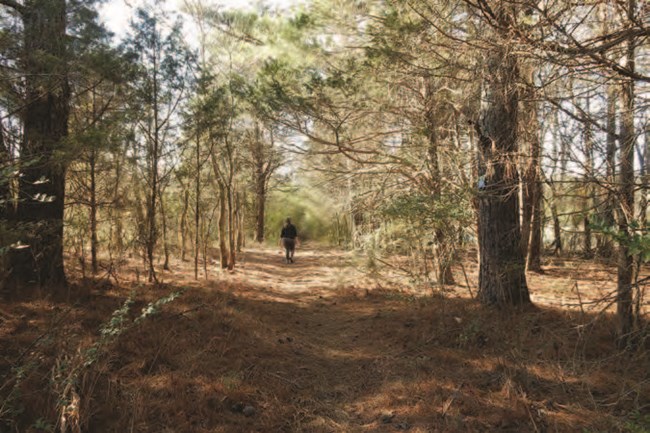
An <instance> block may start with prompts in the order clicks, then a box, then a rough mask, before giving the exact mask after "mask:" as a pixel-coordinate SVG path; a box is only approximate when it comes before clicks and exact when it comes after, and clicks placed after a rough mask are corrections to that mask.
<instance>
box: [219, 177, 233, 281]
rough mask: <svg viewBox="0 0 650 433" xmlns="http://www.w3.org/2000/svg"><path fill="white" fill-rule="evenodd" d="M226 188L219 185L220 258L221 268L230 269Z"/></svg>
mask: <svg viewBox="0 0 650 433" xmlns="http://www.w3.org/2000/svg"><path fill="white" fill-rule="evenodd" d="M226 212H227V207H226V188H225V186H224V185H223V184H221V183H220V184H219V223H218V225H219V258H220V261H221V268H222V269H226V268H228V258H229V257H230V253H229V252H228V246H227V243H226V224H227V221H228V215H227V214H226Z"/></svg>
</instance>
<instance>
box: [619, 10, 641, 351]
mask: <svg viewBox="0 0 650 433" xmlns="http://www.w3.org/2000/svg"><path fill="white" fill-rule="evenodd" d="M635 11H636V1H635V0H628V1H627V17H628V19H629V21H630V22H633V21H634V19H635V15H636V14H635ZM634 44H635V40H634V38H630V39H629V40H628V41H627V50H626V59H625V60H626V69H627V70H629V71H631V72H634V70H635V58H634V57H635V53H634V51H635V46H634ZM621 87H622V88H621V99H622V103H623V104H622V105H623V107H622V108H623V109H622V113H621V134H620V135H621V140H620V146H621V157H620V159H621V166H620V171H619V173H620V177H619V184H620V190H619V194H618V197H619V221H618V229H619V232H620V234H621V235H623V236H624V239H623V241H621V242H619V245H618V281H617V295H616V316H617V320H618V342H619V346H620V347H626V346H627V345H628V343H629V342H630V337H631V333H632V330H633V324H634V315H633V304H632V275H633V257H632V254H631V252H630V246H629V240H630V239H631V236H632V233H631V228H630V222H631V221H632V220H633V219H634V143H635V138H636V137H635V133H634V80H633V79H632V78H624V79H623V83H622V86H621Z"/></svg>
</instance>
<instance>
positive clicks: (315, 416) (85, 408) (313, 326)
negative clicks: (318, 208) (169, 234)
mask: <svg viewBox="0 0 650 433" xmlns="http://www.w3.org/2000/svg"><path fill="white" fill-rule="evenodd" d="M363 260H364V259H363V257H359V256H355V255H354V254H353V253H346V252H341V251H337V250H332V249H323V248H309V247H306V248H302V249H300V250H299V251H298V253H297V255H296V263H295V264H284V263H283V260H282V254H281V252H279V251H278V249H256V248H251V249H248V250H247V251H246V252H245V253H243V254H242V255H241V257H240V262H239V264H238V266H237V268H236V269H235V271H234V272H232V273H228V272H221V271H218V270H216V269H214V266H213V267H212V268H210V269H209V275H208V278H207V279H205V278H200V279H199V280H198V281H196V280H194V278H193V270H192V264H191V263H189V262H173V263H172V270H171V271H170V272H164V273H161V274H160V279H161V280H162V281H164V284H162V285H161V286H157V287H152V286H151V285H147V284H145V283H143V282H142V279H141V274H138V272H137V271H136V270H135V269H136V268H135V267H137V266H141V264H140V263H139V262H135V261H132V262H129V263H131V265H132V266H134V267H133V268H130V269H129V268H128V266H127V265H128V264H125V265H123V266H122V268H121V269H122V271H121V273H120V276H119V284H106V281H102V284H98V285H97V286H95V287H93V288H91V289H88V290H86V291H84V292H83V294H82V295H80V296H81V297H79V299H76V300H72V301H70V302H68V303H67V304H66V303H62V304H57V303H56V302H50V301H39V302H31V303H27V302H20V301H19V302H16V303H14V304H8V305H6V308H7V310H8V311H10V312H11V315H12V317H13V318H11V319H5V320H4V322H2V326H0V345H1V346H2V347H3V351H4V357H0V367H2V368H4V369H5V370H6V371H9V370H10V368H11V367H12V363H11V362H12V359H15V358H16V357H20V356H22V355H21V353H23V352H24V348H25V347H29V345H30V344H31V342H33V341H34V339H36V338H40V337H39V335H45V334H47V333H48V332H49V331H48V330H49V329H50V328H51V324H52V323H55V322H56V320H57V319H56V318H57V317H59V315H60V314H63V312H64V313H65V315H66V316H65V317H66V321H65V322H57V323H65V326H64V327H63V328H62V329H58V328H57V337H56V338H54V337H53V338H49V339H47V341H45V340H43V343H42V347H41V346H39V347H40V348H39V349H38V350H36V351H35V352H34V360H35V362H36V364H35V365H38V368H36V369H35V370H33V373H32V374H31V375H30V376H29V377H28V378H27V379H26V380H24V381H23V382H22V384H23V385H22V386H23V387H24V389H22V392H21V395H23V396H25V397H24V398H25V402H24V404H22V407H24V408H25V410H24V411H23V412H21V414H20V417H22V418H21V421H20V423H19V425H20V426H21V428H20V429H17V430H16V431H26V432H35V431H37V430H34V429H33V428H32V427H30V426H32V425H33V424H34V420H36V419H41V418H43V419H54V420H56V419H58V418H57V417H58V416H59V415H58V414H57V412H54V411H53V408H56V407H57V406H56V402H57V401H59V400H60V395H59V394H58V393H57V392H58V391H57V388H56V387H55V386H53V385H52V380H53V379H56V377H55V376H53V374H52V372H53V371H58V370H56V368H64V367H61V366H65V365H66V364H65V363H66V362H68V361H69V360H75V359H77V360H79V359H78V358H75V357H71V356H69V355H66V354H77V355H80V356H83V354H84V353H87V352H86V349H87V348H88V347H90V346H91V345H92V344H93V342H95V341H97V339H98V329H99V328H100V326H101V324H102V323H106V321H107V320H109V318H110V317H111V315H112V314H113V312H114V311H116V310H117V309H119V308H120V306H123V305H124V303H125V300H126V299H127V298H129V297H132V299H133V300H134V304H133V306H132V308H131V310H130V311H131V313H130V318H131V319H134V318H135V317H137V316H138V315H139V314H140V311H141V309H142V308H143V307H145V306H146V305H147V304H148V303H151V302H156V300H159V299H161V298H162V297H165V296H167V295H168V294H169V293H171V292H174V291H178V290H183V292H184V293H183V295H182V296H180V297H179V298H178V299H176V300H174V301H173V302H172V303H169V304H166V305H165V306H164V307H163V308H162V309H161V311H160V313H159V314H158V315H155V316H154V317H151V318H147V319H146V320H143V321H142V322H139V323H138V324H137V326H132V327H130V328H129V329H128V330H127V331H125V332H124V333H123V334H121V335H120V336H119V338H118V339H117V340H116V341H115V342H114V343H111V344H110V345H108V346H106V347H105V348H103V349H102V350H105V351H102V352H101V354H100V355H99V356H98V359H97V360H96V361H95V362H94V363H93V364H92V366H91V367H90V368H88V369H86V370H80V371H83V375H82V376H80V378H79V380H78V381H76V382H75V383H76V386H77V393H78V396H79V401H80V403H79V406H78V417H79V419H80V424H81V425H82V427H83V428H82V431H93V432H94V431H96V432H102V433H104V432H106V433H112V432H115V433H118V432H119V433H122V432H140V433H154V432H155V433H161V432H162V433H186V432H187V433H251V432H261V433H276V432H277V433H279V432H286V433H340V432H345V433H388V432H398V431H408V432H411V433H425V432H452V433H453V432H459V433H460V432H493V431H500V432H555V431H558V432H575V431H608V432H609V431H611V432H616V431H627V430H625V429H624V428H623V426H625V425H632V426H633V427H634V426H635V425H636V424H630V422H632V423H637V424H638V422H637V421H636V418H634V414H635V413H636V414H639V413H643V412H642V411H643V410H647V408H648V407H650V397H648V396H650V361H649V360H648V352H647V351H646V352H639V353H636V352H635V353H621V352H618V351H617V350H616V347H615V345H614V344H613V340H612V334H611V329H613V324H612V323H611V321H609V319H608V317H607V315H597V314H595V313H590V312H589V311H586V312H582V311H580V310H579V309H576V310H573V311H571V310H567V309H557V308H551V307H547V306H543V305H542V306H541V307H537V308H531V309H528V310H526V311H519V312H512V311H498V310H495V309H492V308H487V307H484V306H481V305H479V304H478V303H476V302H475V301H473V300H472V299H470V298H469V296H468V291H467V288H466V287H463V286H457V287H451V288H448V290H447V291H446V292H445V293H444V296H442V294H440V293H437V294H436V293H435V292H434V293H433V294H432V291H431V290H427V291H426V292H422V293H418V292H417V291H401V290H397V288H398V287H400V286H399V285H398V284H394V283H393V282H391V281H390V280H381V281H379V280H376V279H373V280H371V279H368V278H367V277H366V276H365V275H363V273H361V272H360V271H358V270H357V269H356V267H357V266H358V265H360V264H363ZM564 265H566V264H565V263H563V264H562V265H557V266H555V267H548V268H547V273H546V274H544V275H537V276H534V277H533V278H531V281H532V283H531V287H532V289H533V290H534V292H535V295H536V296H539V298H538V299H542V298H544V297H550V298H554V299H556V298H557V294H561V296H563V297H565V296H568V297H570V296H573V295H571V294H570V293H569V294H567V293H565V292H566V291H567V290H570V287H571V286H570V284H572V280H571V276H572V275H573V270H572V269H574V268H575V266H573V265H572V264H571V263H568V265H569V266H564ZM578 265H580V266H582V265H581V264H578ZM472 266H473V264H472V263H471V262H470V263H466V268H467V270H468V274H469V279H470V280H472V279H473V278H475V269H473V268H472ZM570 266H572V267H570ZM585 269H586V268H585ZM608 272H609V273H608ZM584 274H585V276H586V277H588V278H589V279H587V278H585V279H583V280H581V281H580V289H581V293H583V295H588V293H589V290H591V291H592V292H593V293H594V294H598V290H600V289H601V288H602V287H606V285H607V284H611V278H610V277H611V275H612V274H611V271H607V270H602V269H601V270H596V272H584ZM457 280H458V281H463V280H464V278H463V276H462V273H460V272H457ZM81 287H82V288H85V287H86V286H81ZM133 293H135V295H133ZM568 297H567V299H568ZM89 306H92V307H89ZM48 335H49V334H48ZM77 355H75V356H77ZM81 361H83V359H82V360H81ZM0 370H1V369H0ZM626 423H627V424H626ZM630 431H631V430H630ZM636 431H643V430H638V429H637V430H636Z"/></svg>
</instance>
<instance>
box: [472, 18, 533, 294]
mask: <svg viewBox="0 0 650 433" xmlns="http://www.w3.org/2000/svg"><path fill="white" fill-rule="evenodd" d="M498 13H499V14H500V15H501V16H502V17H503V20H505V21H507V20H508V18H507V17H506V14H505V11H504V8H501V9H500V10H499V11H498ZM486 67H487V71H488V74H489V75H488V79H487V80H486V82H485V83H484V92H485V95H484V98H485V99H484V103H483V106H482V107H481V115H480V118H479V120H478V122H477V123H476V124H475V129H476V132H477V133H478V139H479V170H478V172H479V193H478V195H479V221H478V226H479V251H480V267H479V288H478V298H479V299H480V300H481V301H482V302H483V303H486V304H496V305H521V304H527V303H530V296H529V293H528V286H527V284H526V273H525V265H526V263H525V256H524V254H523V252H522V249H521V229H520V225H519V224H520V223H519V194H518V185H519V179H518V173H517V152H518V142H517V140H518V137H517V128H518V125H517V122H518V104H519V98H518V93H517V87H516V81H517V77H518V75H519V71H518V66H517V59H516V57H514V55H513V54H512V53H511V52H510V50H509V48H508V47H507V46H506V44H505V41H502V40H497V41H495V43H494V44H493V46H492V47H491V50H490V53H489V55H488V59H487V65H486Z"/></svg>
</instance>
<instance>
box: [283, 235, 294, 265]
mask: <svg viewBox="0 0 650 433" xmlns="http://www.w3.org/2000/svg"><path fill="white" fill-rule="evenodd" d="M282 246H283V247H284V254H285V258H284V260H285V262H286V263H289V262H292V261H293V246H294V243H293V242H292V239H289V238H282Z"/></svg>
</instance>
